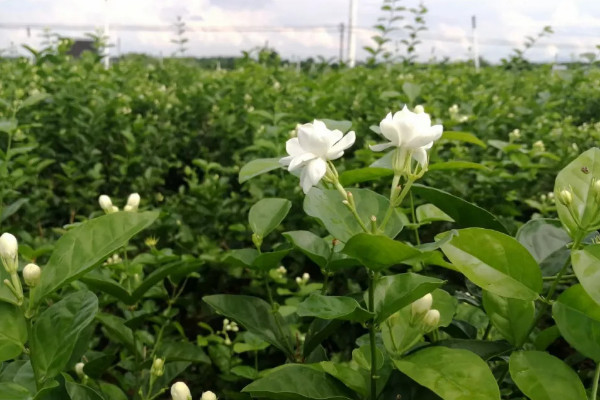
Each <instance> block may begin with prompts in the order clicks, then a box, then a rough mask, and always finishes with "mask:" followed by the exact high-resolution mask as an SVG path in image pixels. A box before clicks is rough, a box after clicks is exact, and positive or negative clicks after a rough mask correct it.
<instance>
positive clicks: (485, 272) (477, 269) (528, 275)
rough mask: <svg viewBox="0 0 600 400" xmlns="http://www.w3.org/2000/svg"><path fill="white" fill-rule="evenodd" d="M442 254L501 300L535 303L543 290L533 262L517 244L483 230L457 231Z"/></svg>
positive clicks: (473, 280) (503, 236) (508, 238)
mask: <svg viewBox="0 0 600 400" xmlns="http://www.w3.org/2000/svg"><path fill="white" fill-rule="evenodd" d="M442 251H443V252H444V254H445V255H446V257H448V259H450V261H451V262H452V264H454V265H455V266H456V268H457V269H458V270H459V271H460V272H461V273H463V274H464V275H465V276H466V277H467V278H469V279H470V280H471V281H472V282H473V283H475V284H476V285H477V286H479V287H481V288H482V289H485V290H487V291H489V292H492V293H494V294H497V295H499V296H503V297H509V298H515V299H521V300H534V299H536V298H537V297H538V293H539V292H540V291H541V290H542V274H541V272H540V268H539V266H538V265H537V262H536V261H535V259H534V258H533V257H532V256H531V254H529V252H528V251H527V249H525V248H524V247H523V246H522V245H521V244H520V243H519V242H517V241H516V240H515V239H513V238H512V237H510V236H507V235H505V234H503V233H500V232H496V231H492V230H489V229H482V228H467V229H461V230H459V231H458V234H457V235H455V236H454V237H453V238H452V239H451V240H450V241H449V242H447V243H445V244H443V245H442Z"/></svg>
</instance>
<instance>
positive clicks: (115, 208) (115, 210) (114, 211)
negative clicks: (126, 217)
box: [108, 206, 119, 214]
mask: <svg viewBox="0 0 600 400" xmlns="http://www.w3.org/2000/svg"><path fill="white" fill-rule="evenodd" d="M118 211H119V207H117V206H112V207H111V208H110V210H109V211H108V213H109V214H112V213H116V212H118Z"/></svg>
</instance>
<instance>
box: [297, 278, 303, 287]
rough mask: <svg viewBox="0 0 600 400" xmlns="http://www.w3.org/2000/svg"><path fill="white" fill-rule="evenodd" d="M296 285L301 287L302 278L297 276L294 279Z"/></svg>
mask: <svg viewBox="0 0 600 400" xmlns="http://www.w3.org/2000/svg"><path fill="white" fill-rule="evenodd" d="M296 283H297V284H298V285H302V284H303V283H304V281H303V280H302V278H301V277H299V276H297V277H296Z"/></svg>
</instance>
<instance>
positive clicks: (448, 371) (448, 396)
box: [393, 346, 500, 400]
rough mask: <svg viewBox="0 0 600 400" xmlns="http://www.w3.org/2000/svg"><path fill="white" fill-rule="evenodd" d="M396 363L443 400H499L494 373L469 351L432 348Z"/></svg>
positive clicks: (439, 347) (395, 363) (405, 372)
mask: <svg viewBox="0 0 600 400" xmlns="http://www.w3.org/2000/svg"><path fill="white" fill-rule="evenodd" d="M393 362H394V365H396V367H397V368H398V369H399V370H400V371H401V372H402V373H404V374H406V375H408V376H409V377H410V378H411V379H413V380H414V381H416V382H417V383H419V384H420V385H422V386H425V387H426V388H428V389H429V390H431V391H432V392H434V393H435V394H437V395H438V396H440V397H441V398H442V399H444V400H473V399H477V400H500V389H499V388H498V384H497V383H496V379H495V378H494V375H493V374H492V371H491V370H490V368H489V367H488V365H487V364H486V363H485V362H484V361H483V360H482V359H481V358H479V357H478V356H476V355H475V354H473V353H471V352H470V351H468V350H462V349H451V348H446V347H441V346H433V347H428V348H425V349H422V350H419V351H417V352H415V353H413V354H411V355H409V356H407V357H404V358H402V359H401V360H394V361H393Z"/></svg>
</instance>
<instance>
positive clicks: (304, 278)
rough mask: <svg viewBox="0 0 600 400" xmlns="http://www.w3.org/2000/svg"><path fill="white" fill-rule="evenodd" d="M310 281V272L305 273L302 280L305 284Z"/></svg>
mask: <svg viewBox="0 0 600 400" xmlns="http://www.w3.org/2000/svg"><path fill="white" fill-rule="evenodd" d="M309 279H310V274H309V273H308V272H305V273H303V274H302V280H303V281H304V282H308V280H309Z"/></svg>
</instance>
